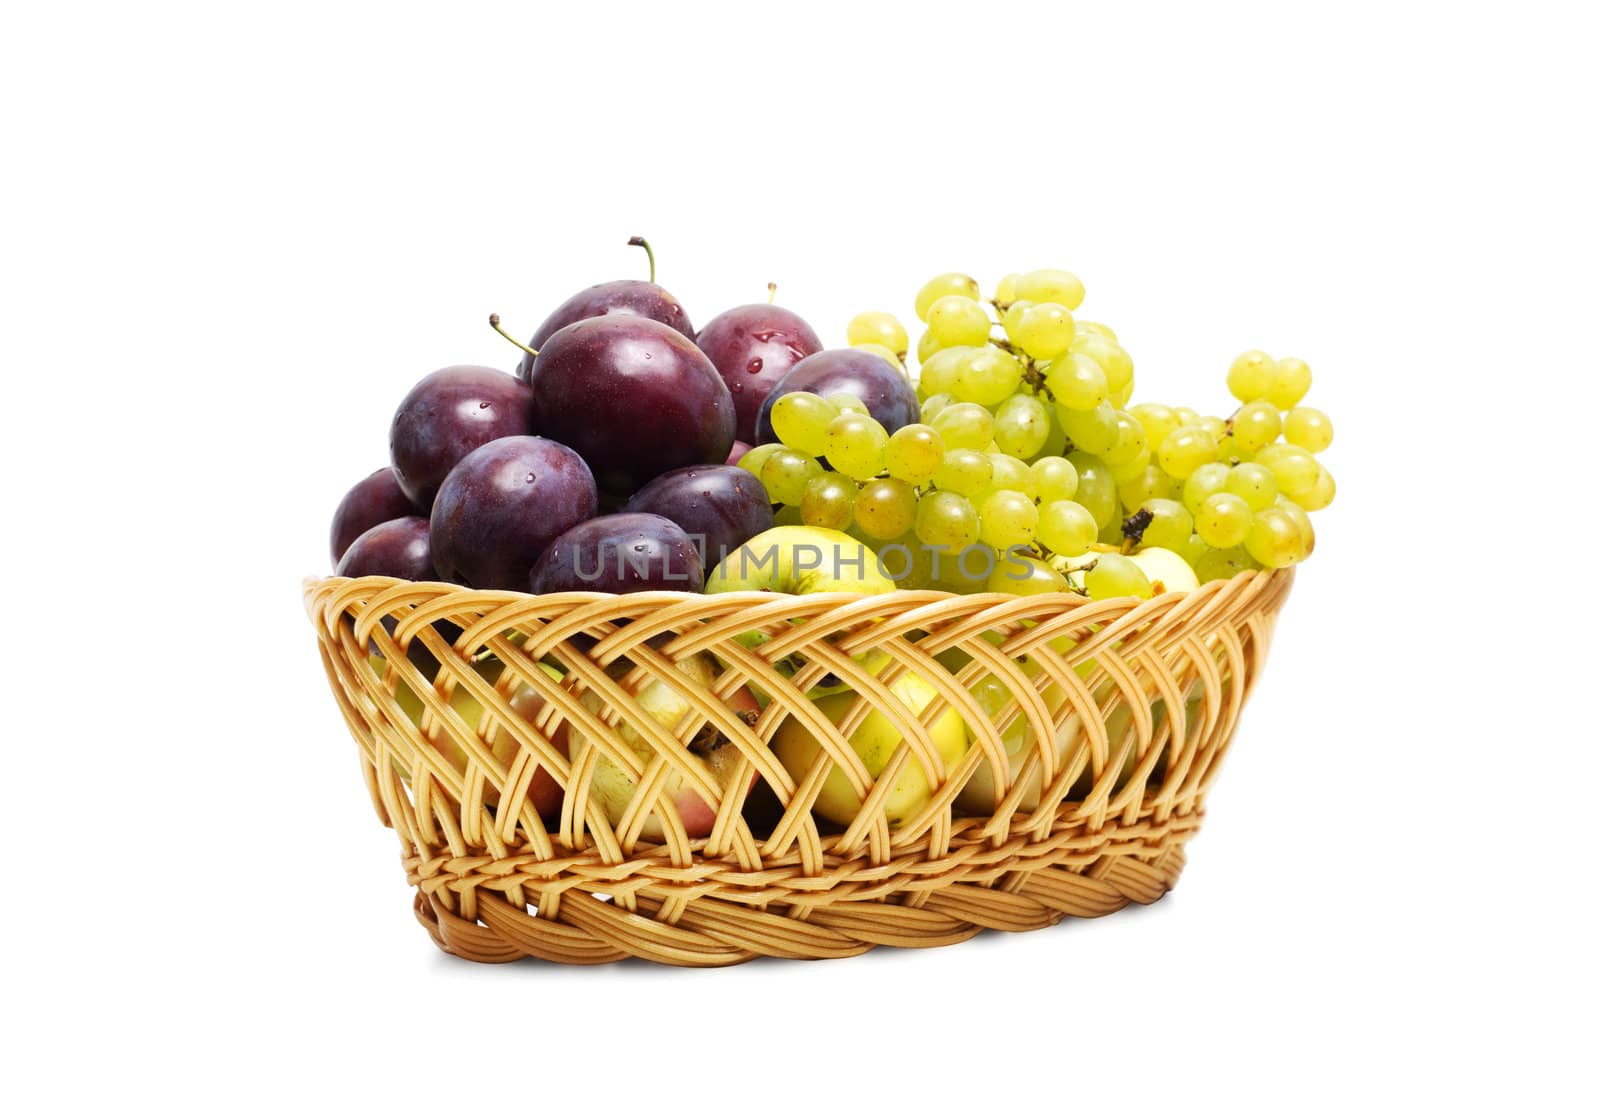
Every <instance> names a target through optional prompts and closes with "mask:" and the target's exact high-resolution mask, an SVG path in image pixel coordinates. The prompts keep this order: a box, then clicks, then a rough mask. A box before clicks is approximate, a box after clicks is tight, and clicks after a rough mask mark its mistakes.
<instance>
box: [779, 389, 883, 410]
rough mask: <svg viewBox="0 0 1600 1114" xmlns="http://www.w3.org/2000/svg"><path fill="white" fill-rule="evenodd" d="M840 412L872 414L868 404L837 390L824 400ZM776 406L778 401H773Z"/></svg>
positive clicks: (846, 392)
mask: <svg viewBox="0 0 1600 1114" xmlns="http://www.w3.org/2000/svg"><path fill="white" fill-rule="evenodd" d="M823 401H824V402H826V403H827V404H828V405H829V406H831V407H833V408H834V409H835V410H837V411H838V412H839V413H840V414H870V413H871V411H870V410H868V409H867V404H866V403H864V402H862V401H861V400H860V399H859V398H857V397H856V396H855V395H853V394H850V393H849V392H848V391H835V392H833V394H831V395H829V396H828V397H827V398H826V399H824V400H823ZM773 405H774V406H776V405H777V403H773Z"/></svg>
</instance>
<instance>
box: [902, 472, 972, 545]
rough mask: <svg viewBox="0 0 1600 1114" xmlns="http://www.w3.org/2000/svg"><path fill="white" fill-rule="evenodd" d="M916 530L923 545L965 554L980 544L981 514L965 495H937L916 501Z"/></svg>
mask: <svg viewBox="0 0 1600 1114" xmlns="http://www.w3.org/2000/svg"><path fill="white" fill-rule="evenodd" d="M985 463H987V461H986V462H985ZM915 527H916V532H917V540H918V541H920V542H921V543H922V544H923V545H935V546H944V547H945V548H947V549H954V550H962V549H965V548H966V547H967V546H969V545H971V544H972V543H973V542H975V541H977V540H978V512H977V511H976V510H974V509H973V507H972V503H971V502H970V501H969V500H968V499H967V497H966V496H964V495H959V494H957V493H956V492H954V491H935V492H933V493H931V494H929V495H925V496H923V497H922V498H921V499H919V500H917V513H916V518H915Z"/></svg>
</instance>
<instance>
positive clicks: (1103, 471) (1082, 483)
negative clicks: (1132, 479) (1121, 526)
mask: <svg viewBox="0 0 1600 1114" xmlns="http://www.w3.org/2000/svg"><path fill="white" fill-rule="evenodd" d="M1067 459H1068V460H1070V461H1071V462H1072V466H1073V467H1074V468H1076V469H1077V470H1078V490H1077V493H1076V494H1074V495H1073V499H1074V500H1076V501H1077V502H1079V503H1081V504H1082V505H1083V506H1084V508H1085V509H1087V510H1088V512H1089V513H1090V514H1092V515H1094V520H1095V522H1096V523H1097V524H1098V525H1099V526H1101V527H1104V526H1106V525H1108V524H1109V523H1112V522H1115V521H1116V518H1117V483H1116V481H1115V480H1113V479H1112V478H1111V469H1109V468H1107V467H1106V462H1105V461H1103V460H1101V459H1100V458H1099V457H1097V456H1090V455H1089V454H1088V453H1084V452H1075V453H1073V454H1072V455H1070V456H1068V457H1067Z"/></svg>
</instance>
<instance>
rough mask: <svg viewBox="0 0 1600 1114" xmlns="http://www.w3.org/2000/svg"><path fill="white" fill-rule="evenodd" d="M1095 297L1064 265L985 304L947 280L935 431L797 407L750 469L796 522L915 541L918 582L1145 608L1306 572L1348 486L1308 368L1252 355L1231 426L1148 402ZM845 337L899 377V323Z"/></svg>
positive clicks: (814, 404) (1017, 277) (807, 399)
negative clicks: (1157, 596)
mask: <svg viewBox="0 0 1600 1114" xmlns="http://www.w3.org/2000/svg"><path fill="white" fill-rule="evenodd" d="M1083 299H1084V287H1083V283H1082V282H1080V281H1079V280H1078V278H1077V277H1076V276H1075V275H1073V274H1071V273H1069V272H1067V271H1061V270H1040V271H1032V272H1029V273H1027V274H1013V275H1007V276H1006V277H1005V278H1003V279H1001V281H1000V282H999V284H998V286H997V288H996V289H995V292H994V294H993V296H992V297H990V298H987V299H985V298H984V297H983V296H982V294H981V293H980V289H979V286H978V283H977V281H976V280H974V279H972V278H971V277H969V276H967V275H962V274H953V273H952V274H944V275H940V276H938V277H936V278H934V279H932V280H931V281H929V282H928V283H927V284H926V285H924V286H923V287H922V289H921V290H920V291H919V292H918V293H917V296H916V302H915V307H916V315H917V318H918V319H919V320H920V321H922V322H923V323H924V324H925V326H926V328H925V330H924V331H923V333H922V335H921V337H920V338H919V339H918V341H917V344H916V346H915V351H916V353H917V360H918V364H919V371H920V373H919V375H918V376H917V377H916V384H915V385H916V392H917V397H918V399H919V400H920V403H921V414H920V417H921V421H920V422H916V423H913V424H910V425H906V426H902V427H901V428H898V429H894V430H893V431H892V432H891V431H890V430H887V429H885V427H884V426H883V425H882V424H880V423H879V422H878V421H876V420H875V419H874V418H873V417H872V415H871V414H870V413H868V412H867V408H866V407H865V406H864V405H862V403H861V402H860V401H858V400H857V399H856V398H854V397H852V396H850V395H848V394H831V395H827V396H826V397H824V396H820V395H817V394H814V393H808V392H804V391H797V392H794V393H790V394H787V395H784V396H782V397H781V398H778V399H777V400H776V402H775V403H774V404H773V406H772V410H771V421H772V428H773V431H774V433H775V434H776V436H777V440H776V441H774V442H771V443H768V444H763V445H759V446H757V447H756V448H755V449H753V450H751V451H750V453H748V454H747V455H746V456H745V457H744V458H743V460H742V461H741V462H740V464H741V466H742V467H744V468H746V469H748V470H749V471H751V472H752V473H754V474H755V475H757V476H759V477H760V478H761V481H762V483H763V484H764V485H765V486H766V488H767V491H768V492H769V494H770V495H771V497H772V499H773V501H774V502H775V503H777V504H781V507H780V510H779V511H778V516H777V520H778V521H779V522H780V523H782V522H795V523H804V524H806V525H810V526H821V527H829V528H832V529H836V530H845V531H848V532H849V533H851V534H854V535H855V536H857V537H858V538H860V539H861V540H863V541H866V542H867V543H868V544H875V545H877V544H883V543H890V542H894V543H899V544H903V545H908V546H910V547H912V549H913V552H916V553H919V554H920V555H921V556H919V557H917V558H916V559H914V560H912V561H911V562H910V563H909V565H908V567H907V569H906V575H905V576H904V577H897V580H900V581H901V583H902V584H904V585H906V586H936V587H942V588H947V589H953V590H957V591H973V590H1000V591H1009V592H1018V593H1028V592H1035V591H1052V590H1056V591H1059V590H1071V591H1077V592H1080V593H1083V594H1086V595H1088V596H1091V597H1094V598H1106V597H1110V596H1127V595H1132V596H1139V597H1148V596H1150V595H1152V594H1153V593H1154V592H1156V591H1158V590H1163V589H1182V588H1184V587H1189V586H1192V585H1194V584H1197V583H1200V582H1204V581H1208V580H1216V579H1220V578H1224V577H1229V576H1233V575H1234V574H1235V573H1238V572H1241V571H1243V570H1246V569H1257V568H1283V567H1285V566H1288V565H1292V564H1295V563H1297V562H1299V561H1302V560H1304V559H1305V558H1306V557H1308V556H1309V555H1310V554H1311V551H1312V549H1313V547H1314V545H1315V533H1314V531H1313V529H1312V525H1311V519H1310V515H1309V512H1313V511H1318V510H1321V509H1322V508H1324V507H1326V506H1328V504H1329V503H1331V502H1332V501H1333V497H1334V481H1333V475H1332V473H1330V472H1329V471H1328V469H1327V468H1326V467H1325V466H1324V465H1323V463H1322V462H1321V461H1320V460H1319V459H1318V458H1317V454H1318V453H1321V452H1322V451H1323V450H1325V449H1327V448H1328V446H1329V445H1330V444H1331V443H1332V441H1333V425H1332V423H1331V421H1330V420H1329V418H1328V416H1327V415H1326V414H1325V413H1323V412H1322V411H1321V410H1317V409H1315V408H1313V407H1309V406H1304V405H1302V400H1303V399H1304V397H1305V395H1306V393H1307V391H1308V389H1309V388H1310V386H1311V369H1310V368H1309V367H1308V366H1307V364H1306V363H1305V361H1303V360H1299V359H1294V358H1279V359H1274V358H1272V357H1271V356H1269V355H1267V354H1266V353H1265V352H1261V351H1255V350H1252V351H1249V352H1245V353H1244V354H1243V355H1241V356H1239V357H1238V358H1237V359H1236V360H1234V361H1233V364H1232V366H1231V367H1229V369H1228V372H1227V387H1228V391H1229V392H1230V393H1231V394H1232V396H1233V397H1234V399H1235V400H1236V401H1237V402H1238V404H1239V405H1238V407H1237V409H1235V410H1234V411H1233V413H1232V414H1230V415H1229V416H1227V417H1221V416H1217V415H1202V414H1201V413H1200V412H1198V411H1196V410H1192V409H1190V408H1188V407H1183V406H1168V405H1165V404H1162V403H1156V402H1142V403H1137V404H1135V403H1133V402H1132V397H1133V387H1134V374H1133V359H1132V357H1131V356H1129V354H1128V352H1127V350H1126V349H1125V348H1124V347H1123V346H1122V344H1121V343H1120V341H1119V340H1118V337H1117V334H1116V333H1115V332H1114V331H1113V330H1112V329H1111V328H1110V327H1109V326H1106V325H1103V324H1099V323H1096V322H1091V321H1086V320H1082V319H1080V318H1078V317H1077V316H1075V315H1076V313H1077V311H1078V309H1079V307H1080V306H1081V305H1082V304H1083ZM847 339H848V341H849V343H850V344H851V345H852V346H854V347H857V348H861V349H866V350H869V351H872V352H874V353H876V354H877V355H879V356H881V357H883V358H884V359H887V360H890V361H891V362H892V363H893V364H894V365H895V366H896V367H899V368H901V369H902V370H904V368H905V364H904V360H905V357H906V355H907V353H908V352H909V351H910V350H911V343H910V336H909V334H908V333H907V331H906V329H905V327H904V326H903V325H902V324H901V323H900V321H899V320H897V319H896V318H895V317H894V316H893V315H892V314H888V313H883V312H876V311H875V312H869V313H863V314H860V315H858V316H857V317H856V318H854V319H853V320H852V321H851V322H850V323H849V326H848V329H847ZM930 553H931V554H932V557H931V559H930V558H929V556H928V555H929V554H930ZM939 554H944V555H946V558H945V560H944V562H943V566H944V567H943V568H939V567H937V566H938V559H937V558H938V555H939Z"/></svg>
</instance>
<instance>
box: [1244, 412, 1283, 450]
mask: <svg viewBox="0 0 1600 1114" xmlns="http://www.w3.org/2000/svg"><path fill="white" fill-rule="evenodd" d="M1281 432H1283V419H1282V418H1280V417H1279V416H1278V411H1277V409H1276V408H1275V407H1274V406H1273V405H1272V403H1270V402H1247V403H1245V404H1244V405H1243V406H1241V407H1239V411H1238V413H1236V414H1234V416H1233V440H1234V443H1235V444H1237V445H1238V446H1239V448H1240V449H1241V450H1243V452H1244V453H1245V455H1247V456H1254V455H1255V454H1256V453H1258V452H1260V451H1261V450H1262V449H1264V448H1266V447H1267V446H1268V445H1270V444H1272V443H1273V442H1274V441H1276V440H1277V439H1278V434H1279V433H1281Z"/></svg>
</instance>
